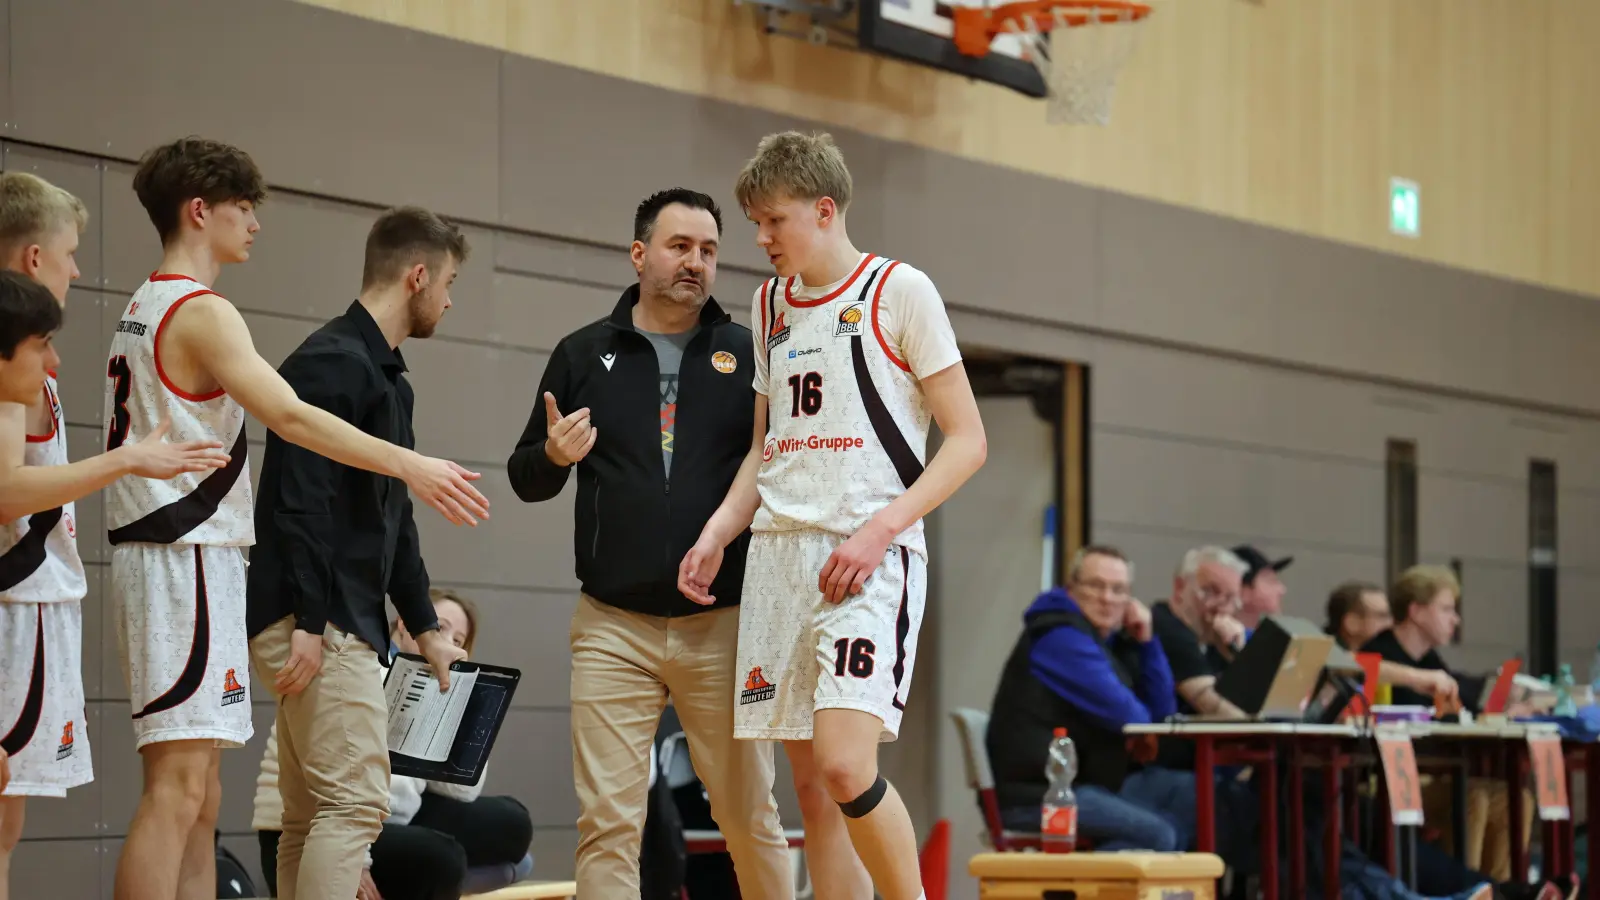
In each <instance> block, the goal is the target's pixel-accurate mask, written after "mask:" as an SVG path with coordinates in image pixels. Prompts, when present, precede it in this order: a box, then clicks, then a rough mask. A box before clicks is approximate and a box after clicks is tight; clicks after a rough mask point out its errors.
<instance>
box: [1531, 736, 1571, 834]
mask: <svg viewBox="0 0 1600 900" xmlns="http://www.w3.org/2000/svg"><path fill="white" fill-rule="evenodd" d="M1528 759H1529V760H1530V761H1532V763H1533V796H1534V798H1535V800H1536V802H1538V804H1539V818H1540V819H1543V820H1544V821H1546V822H1556V821H1561V822H1564V821H1566V820H1567V819H1569V818H1571V816H1572V807H1571V806H1570V805H1569V804H1568V803H1567V760H1566V758H1565V757H1564V756H1562V754H1561V735H1559V734H1556V733H1555V732H1553V731H1541V732H1538V733H1533V732H1530V733H1529V734H1528Z"/></svg>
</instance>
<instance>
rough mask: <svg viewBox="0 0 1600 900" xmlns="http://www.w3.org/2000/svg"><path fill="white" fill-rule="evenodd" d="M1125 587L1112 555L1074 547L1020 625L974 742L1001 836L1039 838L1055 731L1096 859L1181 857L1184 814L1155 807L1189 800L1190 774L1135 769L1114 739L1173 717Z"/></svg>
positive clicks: (1146, 623)
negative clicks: (985, 758)
mask: <svg viewBox="0 0 1600 900" xmlns="http://www.w3.org/2000/svg"><path fill="white" fill-rule="evenodd" d="M1132 580H1133V566H1132V565H1131V564H1130V563H1129V562H1128V559H1127V557H1126V556H1124V555H1123V553H1122V551H1120V550H1118V549H1117V548H1115V547H1109V546H1090V547H1085V548H1083V549H1082V550H1080V551H1078V552H1077V554H1075V555H1074V556H1073V559H1072V563H1071V565H1070V566H1069V567H1068V569H1067V586H1066V588H1065V589H1062V588H1055V589H1053V590H1050V591H1046V592H1045V593H1043V594H1040V595H1039V597H1038V598H1037V599H1036V600H1034V602H1033V604H1032V605H1031V606H1030V607H1028V611H1027V612H1026V613H1024V614H1023V617H1022V620H1023V631H1022V636H1021V637H1020V638H1018V639H1017V644H1016V648H1015V649H1013V650H1012V652H1011V657H1010V658H1009V659H1008V660H1007V661H1006V665H1005V669H1004V670H1003V671H1002V673H1001V675H1000V685H999V688H998V690H996V692H995V698H994V704H993V706H992V708H991V711H990V717H989V730H988V734H987V735H986V736H985V743H986V744H987V745H988V750H989V761H990V764H991V765H992V766H993V767H994V775H995V791H996V794H997V795H998V798H999V801H1000V808H1001V816H1002V818H1003V819H1004V820H1005V824H1006V827H1008V828H1012V829H1015V830H1018V831H1033V830H1036V829H1038V828H1039V824H1040V820H1039V814H1040V804H1039V801H1040V798H1042V797H1043V796H1044V792H1045V790H1046V788H1047V787H1048V785H1047V784H1046V782H1045V775H1044V772H1045V756H1046V753H1047V750H1048V748H1049V745H1050V741H1051V737H1052V733H1053V731H1054V729H1055V728H1058V727H1065V728H1066V729H1067V732H1068V734H1070V735H1071V736H1072V740H1073V742H1074V743H1075V744H1076V745H1077V747H1078V760H1079V766H1080V768H1079V771H1078V773H1077V779H1076V781H1075V782H1074V788H1075V790H1076V792H1077V795H1078V830H1079V832H1080V833H1082V834H1083V836H1084V837H1086V838H1088V839H1090V840H1092V841H1093V842H1094V845H1095V848H1096V849H1098V850H1157V851H1162V852H1169V851H1174V850H1183V849H1185V848H1186V847H1187V846H1188V843H1189V835H1190V834H1191V833H1192V832H1193V828H1194V819H1193V815H1192V814H1190V816H1189V818H1188V819H1187V820H1185V819H1183V818H1181V817H1180V816H1179V815H1176V814H1174V813H1172V812H1170V811H1169V810H1168V809H1166V806H1165V804H1164V803H1163V800H1164V799H1166V798H1167V797H1168V796H1170V795H1171V794H1172V793H1174V792H1177V793H1182V794H1189V795H1192V793H1193V786H1194V777H1193V774H1192V773H1188V772H1170V771H1163V770H1158V769H1155V768H1153V767H1152V768H1143V769H1141V768H1140V767H1139V766H1138V765H1137V764H1136V762H1135V761H1134V759H1133V757H1132V754H1130V753H1129V751H1128V748H1127V740H1126V739H1125V738H1124V736H1123V734H1122V729H1123V728H1124V727H1126V726H1128V725H1135V724H1149V723H1151V722H1159V721H1161V720H1163V719H1165V718H1166V717H1168V716H1170V715H1172V713H1173V711H1174V710H1175V708H1176V696H1175V694H1174V693H1173V686H1172V672H1171V670H1170V669H1169V668H1168V667H1167V658H1166V655H1165V654H1164V653H1163V652H1162V650H1161V644H1160V642H1159V641H1156V640H1155V639H1154V634H1153V632H1152V630H1151V619H1150V611H1149V610H1148V609H1146V608H1145V606H1144V604H1142V603H1140V602H1139V601H1138V600H1135V599H1134V598H1133V595H1132V593H1131V591H1130V588H1131V582H1132ZM1184 808H1186V809H1191V808H1192V801H1191V802H1190V803H1188V804H1185V805H1184Z"/></svg>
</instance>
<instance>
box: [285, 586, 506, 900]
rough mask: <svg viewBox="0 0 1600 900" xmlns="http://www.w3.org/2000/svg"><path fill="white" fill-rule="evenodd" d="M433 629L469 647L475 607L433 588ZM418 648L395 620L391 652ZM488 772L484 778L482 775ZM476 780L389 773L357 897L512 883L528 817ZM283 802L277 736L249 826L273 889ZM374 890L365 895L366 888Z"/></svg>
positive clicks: (438, 893) (443, 898)
mask: <svg viewBox="0 0 1600 900" xmlns="http://www.w3.org/2000/svg"><path fill="white" fill-rule="evenodd" d="M432 595H433V605H434V610H435V611H436V613H437V614H438V617H439V630H440V631H441V632H442V633H443V634H444V636H445V637H447V638H449V639H450V640H451V641H452V642H454V643H455V644H456V646H458V647H461V648H462V649H464V650H466V651H467V653H468V654H471V653H472V646H473V644H474V642H475V641H476V639H477V631H478V613H477V608H476V606H474V605H473V603H472V602H471V601H470V600H468V599H467V598H466V597H463V596H461V595H459V594H456V593H454V592H453V591H447V590H441V589H438V588H435V589H434V590H433V591H432ZM396 652H405V653H417V645H416V641H415V640H413V639H412V637H411V636H410V635H409V634H407V633H406V630H405V626H404V625H402V624H401V623H399V622H398V621H397V622H395V624H394V626H393V631H392V632H391V645H390V653H391V654H393V653H396ZM485 777H487V776H485ZM482 790H483V781H482V780H481V779H480V780H479V782H478V784H477V785H476V786H468V785H460V784H451V783H447V782H439V781H425V780H422V779H418V778H408V777H406V776H401V775H396V776H392V777H391V778H390V779H389V818H388V820H386V821H385V822H384V823H383V832H382V833H381V834H380V835H379V836H378V839H377V840H376V841H374V842H373V844H372V847H371V848H370V850H369V853H368V859H367V868H368V872H367V873H366V875H364V876H363V878H362V889H363V891H366V892H368V893H367V894H364V895H363V896H362V897H361V898H359V900H368V898H369V897H375V896H381V897H382V900H457V898H459V897H460V896H461V895H462V894H463V893H479V892H484V891H488V890H493V889H495V888H497V887H503V886H504V885H507V884H511V883H512V882H514V881H516V880H518V879H519V878H522V877H526V875H527V874H528V873H529V871H530V870H531V869H532V861H531V859H529V858H528V856H527V853H528V845H529V844H530V843H531V842H532V840H533V822H532V819H531V818H530V817H529V815H528V810H527V809H526V808H525V807H523V805H522V804H521V803H518V802H517V801H516V800H514V799H512V798H510V797H481V796H479V794H480V792H481V791H482ZM282 819H283V801H282V799H281V797H280V796H279V793H278V735H277V729H276V728H274V729H273V731H272V733H271V734H270V735H269V736H268V738H267V750H266V755H265V756H264V757H263V758H262V760H261V774H260V775H259V776H258V777H257V779H256V798H255V816H254V822H253V825H254V827H255V829H256V832H257V837H258V838H259V840H260V842H261V869H262V873H263V875H264V876H265V878H266V883H267V887H268V889H269V890H270V891H271V892H272V893H273V894H274V895H276V894H277V888H278V879H277V859H278V838H279V835H280V834H281V828H282V824H281V823H282ZM374 888H375V889H376V891H377V893H376V894H371V891H372V890H373V889H374Z"/></svg>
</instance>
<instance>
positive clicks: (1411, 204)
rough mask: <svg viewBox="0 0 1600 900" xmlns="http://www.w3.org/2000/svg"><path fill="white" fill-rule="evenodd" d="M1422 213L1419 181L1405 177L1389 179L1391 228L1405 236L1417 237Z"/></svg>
mask: <svg viewBox="0 0 1600 900" xmlns="http://www.w3.org/2000/svg"><path fill="white" fill-rule="evenodd" d="M1421 215H1422V200H1421V198H1420V196H1419V194H1418V192H1417V183H1416V182H1415V181H1407V180H1405V179H1404V178H1391V179H1389V230H1390V231H1392V232H1394V233H1395V234H1398V235H1402V236H1404V237H1416V236H1417V232H1418V227H1419V224H1420V221H1421V219H1420V217H1421Z"/></svg>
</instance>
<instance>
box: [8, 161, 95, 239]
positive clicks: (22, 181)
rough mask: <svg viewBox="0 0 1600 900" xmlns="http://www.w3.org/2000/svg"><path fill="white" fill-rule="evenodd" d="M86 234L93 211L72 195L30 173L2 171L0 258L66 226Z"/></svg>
mask: <svg viewBox="0 0 1600 900" xmlns="http://www.w3.org/2000/svg"><path fill="white" fill-rule="evenodd" d="M68 224H70V225H73V226H75V227H76V228H77V229H78V233H79V234H82V233H83V229H84V228H85V227H86V226H88V224H89V209H88V207H86V206H84V205H83V201H82V200H79V199H78V198H77V197H75V196H73V195H72V194H71V193H69V192H67V191H65V190H63V189H61V188H59V187H56V186H55V185H53V184H51V183H50V182H48V181H45V180H44V179H43V178H40V177H39V176H37V175H32V174H29V173H27V172H0V255H5V256H10V255H11V254H12V253H13V252H15V251H16V250H17V249H19V248H21V247H24V246H26V245H28V244H34V243H38V242H39V241H40V240H42V239H44V238H45V237H46V236H48V235H49V234H50V233H51V232H52V231H54V230H56V229H58V228H60V227H62V226H63V225H68Z"/></svg>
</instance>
